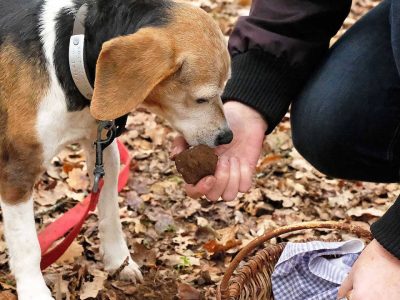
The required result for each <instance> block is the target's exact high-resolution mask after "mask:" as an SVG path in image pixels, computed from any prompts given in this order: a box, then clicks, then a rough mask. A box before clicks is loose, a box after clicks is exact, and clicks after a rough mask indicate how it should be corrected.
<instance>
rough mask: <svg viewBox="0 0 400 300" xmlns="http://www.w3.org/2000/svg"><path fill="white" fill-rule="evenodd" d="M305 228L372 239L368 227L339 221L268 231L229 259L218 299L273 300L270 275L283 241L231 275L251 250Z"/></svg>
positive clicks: (266, 248) (265, 250) (300, 224)
mask: <svg viewBox="0 0 400 300" xmlns="http://www.w3.org/2000/svg"><path fill="white" fill-rule="evenodd" d="M304 229H332V230H340V231H346V232H348V233H352V234H354V235H355V236H357V237H359V238H364V239H366V240H367V241H371V240H372V235H371V233H370V232H369V231H368V230H365V229H363V228H361V227H359V226H355V225H352V224H347V223H341V222H305V223H299V224H295V225H290V226H284V227H281V228H278V229H274V230H271V231H268V232H267V233H265V234H264V235H263V236H260V237H258V238H256V239H255V240H253V241H252V242H250V243H249V244H248V245H246V247H244V248H243V249H242V250H241V251H240V252H239V253H238V254H237V255H236V256H235V258H234V259H233V260H232V262H231V264H230V265H229V267H228V269H227V270H226V272H225V275H224V277H223V278H222V281H221V283H220V285H219V286H218V290H217V299H218V300H239V299H240V300H273V299H274V297H273V295H272V285H271V275H272V272H273V270H274V268H275V264H276V263H277V262H278V259H279V257H280V255H281V253H282V251H283V249H284V248H285V243H281V244H278V245H271V244H270V245H267V246H266V247H265V248H264V249H262V250H260V251H258V252H257V254H256V255H254V256H253V257H251V258H250V259H249V260H248V261H247V262H246V263H245V264H244V265H243V266H241V267H240V268H239V269H238V270H237V271H236V273H235V275H233V273H234V271H235V270H236V268H237V267H238V265H239V263H240V262H241V261H242V260H243V259H244V258H245V257H246V256H247V255H248V254H249V253H250V252H252V251H253V250H254V249H256V248H257V247H258V246H261V245H262V244H263V243H265V242H266V241H268V240H270V239H272V238H275V237H278V236H280V235H282V234H285V233H289V232H293V231H297V230H304Z"/></svg>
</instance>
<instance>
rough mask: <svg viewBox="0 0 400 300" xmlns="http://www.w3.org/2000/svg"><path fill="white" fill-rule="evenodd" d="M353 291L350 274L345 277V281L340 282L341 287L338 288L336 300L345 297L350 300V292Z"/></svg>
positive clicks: (351, 275)
mask: <svg viewBox="0 0 400 300" xmlns="http://www.w3.org/2000/svg"><path fill="white" fill-rule="evenodd" d="M352 290H353V273H352V272H350V274H349V275H348V276H347V277H346V279H345V280H344V281H343V282H342V285H341V286H340V288H339V292H338V297H337V298H338V299H342V298H345V297H347V299H349V300H350V299H351V298H350V297H351V291H352Z"/></svg>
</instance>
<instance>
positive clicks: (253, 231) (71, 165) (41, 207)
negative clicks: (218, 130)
mask: <svg viewBox="0 0 400 300" xmlns="http://www.w3.org/2000/svg"><path fill="white" fill-rule="evenodd" d="M193 4H194V5H197V6H200V7H202V8H203V9H204V10H205V11H207V12H208V13H210V14H211V15H212V16H213V17H214V18H215V19H216V21H217V22H218V23H219V24H220V26H221V29H222V30H223V32H224V33H225V34H226V35H227V36H228V35H229V33H230V32H231V30H232V28H233V24H234V22H235V21H236V19H237V17H238V16H239V15H244V14H247V13H248V10H249V6H248V5H249V3H248V1H247V0H238V1H234V0H223V1H221V0H199V1H196V2H193ZM376 4H377V2H375V1H368V0H366V1H357V2H356V3H354V4H353V9H352V13H351V14H350V16H349V18H347V20H346V22H345V24H344V27H343V28H342V29H341V30H340V32H339V33H338V35H337V36H336V37H335V38H334V40H335V39H337V37H338V36H340V35H341V34H342V33H343V32H344V31H345V30H346V29H347V28H348V27H349V26H351V25H352V24H353V23H354V22H355V20H356V19H357V18H358V17H359V16H360V15H362V14H363V13H365V12H366V11H367V10H368V9H370V8H371V7H373V6H374V5H376ZM289 118H290V115H289V114H288V115H287V116H286V117H285V119H284V121H283V122H282V123H281V124H280V125H279V127H278V128H277V129H276V130H275V131H274V133H272V134H271V135H270V136H269V137H268V138H267V139H266V141H265V143H264V149H263V155H262V158H261V159H260V162H259V165H258V168H257V174H256V179H255V184H254V186H253V188H252V189H251V191H250V192H249V193H247V194H244V195H240V197H238V198H237V199H236V200H234V201H232V202H222V201H219V202H216V203H210V202H208V201H207V200H205V199H202V200H193V199H190V198H188V197H186V196H185V193H184V191H183V181H182V179H181V177H180V176H179V175H177V173H176V170H175V167H174V165H173V162H172V161H171V160H170V159H169V151H168V149H169V147H170V144H171V141H172V140H173V137H174V136H175V134H176V133H174V132H173V131H172V130H171V128H170V127H169V126H168V125H167V124H165V123H163V122H162V121H161V120H160V119H159V118H158V117H155V116H154V115H151V114H148V113H145V112H136V113H135V114H133V115H132V116H130V117H129V122H128V127H129V131H128V132H127V133H126V134H125V135H124V136H122V137H121V140H122V141H123V142H124V143H125V144H126V145H127V146H128V147H129V149H130V153H131V155H132V157H133V161H132V164H131V166H130V167H131V176H130V179H129V183H128V186H127V187H126V188H125V189H124V190H123V191H122V192H121V193H120V198H119V200H120V215H121V219H122V223H123V228H124V232H125V234H126V237H127V240H128V244H129V247H130V249H131V250H132V252H133V253H134V254H133V257H134V259H135V260H136V262H137V263H138V264H139V265H140V266H141V270H142V272H143V274H144V278H145V282H144V283H143V284H137V285H133V284H131V283H126V282H122V281H119V280H117V279H116V277H115V274H107V273H106V272H105V271H104V269H103V265H102V262H101V258H100V255H99V240H98V237H97V231H98V229H97V215H96V213H94V214H92V215H91V216H90V218H89V219H88V220H87V222H86V223H85V225H84V228H83V230H82V233H81V235H80V236H79V238H78V239H77V240H76V241H75V242H74V243H73V245H72V246H71V247H70V249H69V250H68V251H67V252H66V253H65V255H64V256H63V257H62V258H61V259H60V260H59V261H58V262H57V263H56V264H54V265H53V266H51V267H49V268H48V269H47V270H46V271H45V272H44V274H45V278H46V280H47V283H48V285H49V286H50V287H51V289H52V291H53V295H54V297H55V298H56V299H93V298H94V299H166V300H167V299H186V300H188V299H193V300H195V299H215V293H216V286H217V284H218V282H219V281H220V279H221V277H222V275H223V274H224V271H225V270H226V267H227V266H228V264H229V262H230V261H231V260H232V258H233V257H234V255H235V254H236V253H237V252H238V250H240V249H241V248H242V247H244V246H245V245H246V244H247V243H248V242H249V241H251V240H253V239H254V238H255V237H257V236H259V235H262V234H263V233H264V232H266V231H267V230H269V229H271V228H276V227H279V226H283V225H286V224H291V223H293V222H301V221H310V220H347V221H352V222H356V223H357V224H359V225H361V226H363V227H365V228H368V227H369V224H371V223H372V222H374V221H375V220H376V219H377V218H378V217H380V216H382V215H383V213H384V212H385V211H386V210H387V209H388V207H389V206H390V205H391V204H392V203H393V201H394V199H395V197H396V195H397V194H398V185H397V184H372V183H365V182H348V181H343V180H337V179H333V178H327V177H326V176H324V175H322V174H320V173H319V172H317V171H316V170H315V169H313V168H312V167H311V166H310V165H309V164H308V163H307V162H306V161H305V160H304V159H303V158H302V157H301V156H300V155H299V154H298V153H297V152H296V150H295V149H294V148H293V146H292V144H291V132H290V124H289ZM88 189H89V180H88V177H87V169H86V165H85V158H84V156H83V152H82V150H81V149H80V147H79V145H71V146H69V147H68V148H67V149H65V150H64V151H63V152H61V153H60V155H58V156H57V157H56V158H55V159H54V161H53V165H52V167H51V169H49V170H48V171H47V172H46V174H44V175H43V176H42V178H41V180H40V182H39V183H38V184H37V186H36V189H35V190H36V198H35V206H36V221H37V226H38V229H40V228H43V227H44V226H46V224H49V223H51V222H52V221H53V220H55V219H56V218H57V217H58V216H60V214H62V213H63V212H65V211H66V210H67V209H68V208H70V207H72V206H73V205H75V204H76V203H77V202H78V201H81V200H82V199H83V198H84V197H85V196H86V195H87V193H88ZM0 226H2V225H0ZM314 234H315V233H314ZM317 235H327V236H328V237H336V238H342V237H344V238H346V236H340V234H338V233H335V234H327V233H326V232H318V233H317ZM0 236H2V227H0ZM312 236H313V233H311V232H305V233H304V232H303V233H301V234H297V235H291V236H289V237H288V238H289V239H297V240H299V239H304V238H310V237H312ZM7 261H8V256H7V252H6V246H5V243H4V238H3V237H2V239H1V240H0V299H15V296H14V295H15V282H14V279H13V277H12V276H11V275H9V268H8V265H7Z"/></svg>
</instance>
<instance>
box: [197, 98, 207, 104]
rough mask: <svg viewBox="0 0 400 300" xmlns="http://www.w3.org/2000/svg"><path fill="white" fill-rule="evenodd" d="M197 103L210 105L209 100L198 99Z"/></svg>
mask: <svg viewBox="0 0 400 300" xmlns="http://www.w3.org/2000/svg"><path fill="white" fill-rule="evenodd" d="M196 102H197V103H198V104H201V103H208V100H207V99H203V98H200V99H197V100H196Z"/></svg>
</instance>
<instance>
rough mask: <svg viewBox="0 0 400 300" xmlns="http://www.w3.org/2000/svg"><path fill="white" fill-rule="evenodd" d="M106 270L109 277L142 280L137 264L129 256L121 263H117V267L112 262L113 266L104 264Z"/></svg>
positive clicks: (134, 281)
mask: <svg viewBox="0 0 400 300" xmlns="http://www.w3.org/2000/svg"><path fill="white" fill-rule="evenodd" d="M106 271H108V272H109V274H110V276H111V278H118V279H120V280H124V281H130V282H133V283H136V282H143V276H142V273H141V272H140V269H139V266H138V265H137V264H136V263H135V262H134V261H133V259H132V258H131V257H130V256H127V257H126V258H125V260H124V261H123V263H122V264H121V263H120V264H118V267H116V264H113V267H110V266H108V267H107V266H106Z"/></svg>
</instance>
